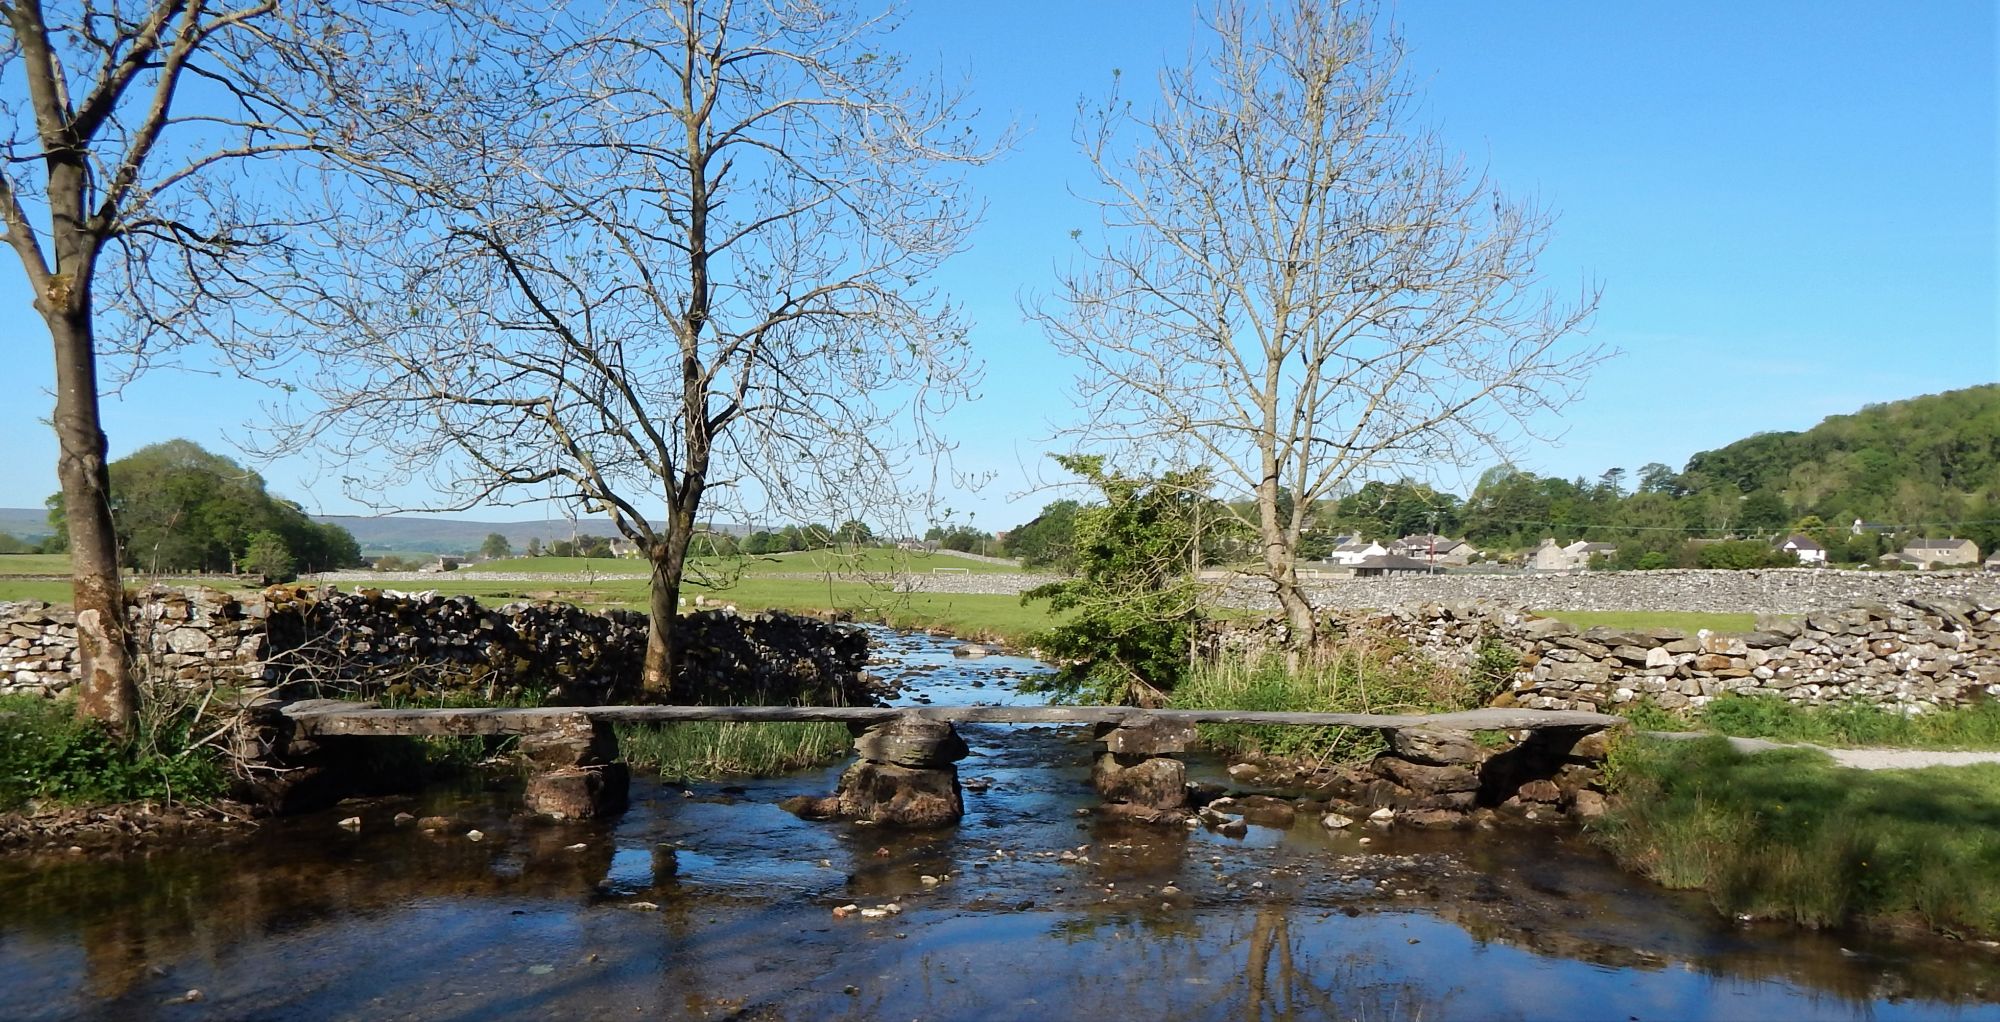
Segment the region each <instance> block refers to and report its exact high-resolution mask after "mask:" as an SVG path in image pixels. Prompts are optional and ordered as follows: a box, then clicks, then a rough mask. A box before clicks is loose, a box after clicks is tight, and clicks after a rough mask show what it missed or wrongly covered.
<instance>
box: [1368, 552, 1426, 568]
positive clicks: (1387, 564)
mask: <svg viewBox="0 0 2000 1022" xmlns="http://www.w3.org/2000/svg"><path fill="white" fill-rule="evenodd" d="M1369 568H1374V569H1375V570H1377V571H1429V570H1431V566H1430V565H1428V564H1425V563H1424V562H1422V561H1419V560H1416V559H1414V558H1410V557H1401V556H1398V555H1396V554H1376V555H1375V556H1373V557H1363V558H1362V559H1360V560H1359V561H1356V562H1354V569H1355V570H1356V571H1363V570H1366V569H1369Z"/></svg>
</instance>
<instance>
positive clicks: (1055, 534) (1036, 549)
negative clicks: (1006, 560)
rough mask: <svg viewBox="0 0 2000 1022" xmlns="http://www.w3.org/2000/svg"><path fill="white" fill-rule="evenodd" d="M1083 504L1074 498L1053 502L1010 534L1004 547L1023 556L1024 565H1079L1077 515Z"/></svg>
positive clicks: (1071, 568)
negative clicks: (1077, 560) (1077, 559)
mask: <svg viewBox="0 0 2000 1022" xmlns="http://www.w3.org/2000/svg"><path fill="white" fill-rule="evenodd" d="M1082 509H1083V505H1082V504H1079V503H1077V502H1076V501H1074V500H1058V501H1052V502H1050V503H1049V504H1048V505H1047V506H1045V507H1043V508H1042V513H1041V514H1038V515H1036V516H1035V517H1034V518H1033V519H1031V520H1030V521H1029V522H1028V523H1027V524H1025V525H1022V526H1021V527H1020V528H1017V529H1014V530H1013V531H1011V532H1009V533H1007V542H1006V543H1005V545H1004V547H1003V548H1004V549H1005V550H1006V552H1007V556H1009V557H1018V558H1020V559H1021V566H1022V567H1024V568H1053V569H1055V570H1057V571H1061V572H1064V573H1067V572H1070V571H1074V570H1075V568H1076V546H1075V542H1076V516H1077V512H1078V511H1080V510H1082Z"/></svg>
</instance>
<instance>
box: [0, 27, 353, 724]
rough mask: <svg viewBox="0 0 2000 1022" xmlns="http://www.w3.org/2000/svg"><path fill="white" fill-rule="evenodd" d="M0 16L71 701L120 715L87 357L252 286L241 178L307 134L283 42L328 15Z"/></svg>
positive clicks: (2, 162)
mask: <svg viewBox="0 0 2000 1022" xmlns="http://www.w3.org/2000/svg"><path fill="white" fill-rule="evenodd" d="M0 21H4V25H0V124H3V125H4V126H0V226H4V228H5V235H4V237H5V240H6V243H7V245H8V247H10V248H11V249H12V250H13V252H14V254H15V255H16V256H17V257H18V258H19V260H20V264H21V268H22V270H23V271H24V273H25V275H26V277H27V281H28V284H29V286H30V288H31V289H32V291H33V294H34V308H35V311H36V312H37V313H38V314H39V315H40V316H41V319H42V322H43V324H44V325H45V326H46V328H47V329H48V332H49V339H50V341H51V342H52V343H53V346H54V351H55V371H56V379H55V399H56V401H55V417H54V426H55V432H56V438H57V442H58V444H59V448H60V453H59V455H58V460H57V464H56V472H57V476H58V478H59V479H60V481H61V486H62V495H63V500H64V506H65V509H66V512H67V520H68V539H69V550H70V556H71V559H72V563H73V566H74V567H73V572H74V576H75V603H76V611H77V633H78V634H77V637H78V645H79V647H80V653H81V661H82V675H83V678H82V684H81V685H80V686H79V689H78V691H79V693H80V698H79V700H78V709H79V712H80V713H82V714H84V715H86V716H90V717H94V718H97V719H100V720H103V721H106V722H107V723H110V724H111V725H113V726H114V727H117V728H125V727H128V726H129V725H130V724H131V722H132V721H133V719H134V715H135V713H136V712H137V699H138V696H137V690H136V689H135V687H134V683H133V679H132V661H131V656H132V653H131V641H130V636H129V634H128V631H129V628H128V623H127V621H126V618H125V601H124V592H123V588H122V586H121V584H120V581H119V574H118V568H119V557H118V543H117V537H116V534H115V533H114V531H113V522H112V513H111V512H112V509H111V505H110V500H109V491H110V487H109V478H108V475H107V473H106V460H105V459H106V445H105V437H104V432H103V428H102V426H101V424H100V420H99V416H98V394H99V389H100V381H99V374H100V371H101V370H105V369H109V371H112V372H114V373H130V372H134V371H136V370H137V369H138V368H140V367H142V366H143V365H145V364H146V363H147V362H148V361H149V360H151V359H153V358H155V357H157V356H158V355H159V354H161V353H162V352H164V351H167V350H170V349H172V348H173V347H175V346H176V345H178V344H181V343H184V342H186V341H189V340H192V339H195V338H197V337H200V336H205V335H209V334H211V333H212V331H213V323H212V322H211V320H209V319H208V318H207V313H208V312H209V311H210V310H211V309H214V308H216V307H217V303H218V302H223V303H226V302H227V301H229V300H230V299H231V298H233V297H236V296H240V295H243V294H246V293H247V291H248V289H247V288H245V287H244V286H243V277H242V273H243V267H244V266H245V265H246V263H247V262H250V261H253V258H254V256H255V255H256V254H258V253H260V252H261V251H263V250H264V249H265V248H266V247H267V246H269V245H270V244H272V243H273V242H274V241H275V240H276V239H278V238H281V237H282V235H283V232H284V229H285V228H286V226H287V224H286V223H285V222H284V220H283V218H282V217H278V216H274V215H272V214H270V213H268V212H267V209H266V206H267V204H265V203H262V202H257V201H252V198H250V197H249V196H250V195H251V190H249V189H244V188H241V187H240V186H241V185H243V184H244V182H246V181H247V180H249V179H250V175H251V171H250V167H251V166H252V165H253V164H255V163H257V162H258V161H261V160H265V159H269V158H272V157H277V156H281V155H283V154H286V153H293V152H308V151H311V150H313V149H315V148H316V143H315V142H313V141H312V140H311V139H310V138H309V137H308V135H307V133H306V132H305V131H304V130H303V129H302V128H301V125H302V124H304V123H307V122H308V121H309V119H310V112H309V111H307V110H306V109H305V107H304V105H303V104H302V103H301V101H300V100H299V98H298V96H297V94H296V92H295V90H294V89H293V86H294V85H295V84H297V81H298V79H297V78H296V77H295V76H294V75H293V74H292V70H293V69H295V68H297V67H298V66H300V64H299V62H298V61H297V60H295V59H290V58H296V57H297V56H298V55H299V54H301V53H304V52H305V51H306V50H307V49H310V48H312V47H313V46H314V45H316V44H314V43H312V42H310V40H313V39H315V38H317V33H319V32H320V31H321V30H323V29H325V28H327V27H328V25H329V23H330V22H329V19H328V17H327V16H326V14H325V12H324V11H320V10H318V9H317V8H312V7H310V5H307V6H306V7H305V8H304V9H302V10H300V11H294V12H290V13H287V14H285V15H282V16H281V15H280V14H279V13H278V5H277V3H276V2H275V0H248V2H245V3H241V4H237V5H231V4H223V5H216V4H211V3H207V2H204V0H150V2H138V3H124V2H116V0H114V2H112V3H110V4H108V5H106V4H101V3H98V2H94V0H81V2H61V0H58V2H57V3H55V4H47V3H44V2H43V0H0ZM301 27H307V28H308V30H307V31H305V32H303V33H299V32H296V31H295V30H296V29H298V28H301ZM301 41H305V42H304V44H303V46H302V45H301ZM113 354H115V355H120V356H124V357H123V358H121V359H119V360H117V361H116V362H115V363H114V364H112V365H110V366H108V367H107V366H101V365H100V356H104V355H113Z"/></svg>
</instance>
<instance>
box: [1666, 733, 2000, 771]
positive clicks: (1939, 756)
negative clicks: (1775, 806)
mask: <svg viewBox="0 0 2000 1022" xmlns="http://www.w3.org/2000/svg"><path fill="white" fill-rule="evenodd" d="M1642 733H1643V734H1645V735H1646V737H1648V738H1666V739H1672V740H1676V741H1681V740H1691V739H1696V738H1707V737H1710V736H1709V734H1708V733H1707V732H1702V731H1646V732H1642ZM1729 745H1730V747H1731V748H1733V749H1735V750H1736V751H1738V752H1744V753H1757V752H1770V751H1771V750H1773V749H1817V750H1819V751H1820V752H1824V753H1826V754H1827V756H1829V757H1831V758H1832V760H1833V761H1834V762H1835V763H1836V764H1838V765H1840V766H1844V767H1853V768H1854V769H1856V770H1921V769H1923V768H1924V767H1939V766H1946V767H1956V766H1972V765H1973V764H1975V763H2000V752H1947V751H1943V750H1937V749H1833V748H1828V747H1826V746H1824V745H1812V744H1810V743H1805V742H1799V743H1790V744H1788V743H1785V742H1772V741H1766V740H1764V739H1762V738H1731V739H1730V740H1729Z"/></svg>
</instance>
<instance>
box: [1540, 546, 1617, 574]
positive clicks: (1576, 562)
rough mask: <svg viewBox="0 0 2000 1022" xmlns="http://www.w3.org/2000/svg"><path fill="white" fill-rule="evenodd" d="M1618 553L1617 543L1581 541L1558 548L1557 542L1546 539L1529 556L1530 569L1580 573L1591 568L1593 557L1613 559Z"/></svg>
mask: <svg viewBox="0 0 2000 1022" xmlns="http://www.w3.org/2000/svg"><path fill="white" fill-rule="evenodd" d="M1617 553H1618V546H1617V544H1615V543H1588V542H1585V541H1583V540H1580V539H1579V540H1577V541H1576V542H1574V543H1571V544H1570V545H1568V546H1557V545H1556V541H1555V540H1553V539H1544V540H1542V545H1541V546H1538V547H1536V548H1535V552H1534V553H1532V554H1530V555H1528V567H1530V568H1532V569H1534V570H1536V571H1580V570H1582V569H1584V568H1588V567H1590V559H1591V558H1592V557H1597V556H1599V555H1602V556H1604V557H1613V556H1616V555H1617Z"/></svg>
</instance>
